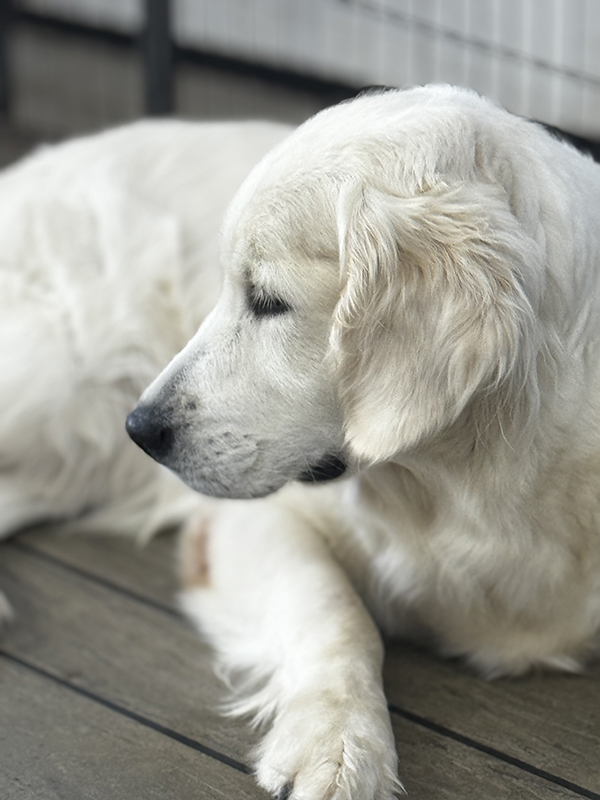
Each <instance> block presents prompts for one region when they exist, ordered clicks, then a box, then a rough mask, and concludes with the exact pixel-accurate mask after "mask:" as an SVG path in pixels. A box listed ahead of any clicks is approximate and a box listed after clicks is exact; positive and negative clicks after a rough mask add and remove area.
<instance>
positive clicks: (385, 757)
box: [256, 695, 403, 800]
mask: <svg viewBox="0 0 600 800" xmlns="http://www.w3.org/2000/svg"><path fill="white" fill-rule="evenodd" d="M257 755H258V760H257V766H256V777H257V780H258V782H259V784H260V785H261V786H262V787H263V788H265V789H267V791H269V792H271V793H272V794H273V795H275V797H277V798H281V799H282V800H283V798H286V800H287V798H289V800H392V798H394V797H396V796H397V795H398V794H400V793H401V792H402V791H403V789H402V784H401V783H400V782H399V781H398V778H397V777H396V766H397V758H396V748H395V744H394V738H393V734H392V730H391V725H390V720H389V716H388V713H387V709H386V707H385V702H384V701H383V699H382V698H381V699H380V698H377V701H376V702H375V703H374V704H373V703H365V702H364V700H361V699H360V698H357V697H348V696H347V697H343V698H340V697H339V696H332V695H326V696H320V697H315V696H311V695H306V696H301V697H296V698H295V699H294V700H293V701H292V702H288V703H286V704H285V705H284V707H283V708H281V710H280V711H279V712H278V714H277V716H276V718H275V722H274V724H273V727H272V729H271V730H270V732H269V733H268V734H267V736H266V737H265V739H264V740H263V742H262V744H261V745H260V747H259V750H258V753H257Z"/></svg>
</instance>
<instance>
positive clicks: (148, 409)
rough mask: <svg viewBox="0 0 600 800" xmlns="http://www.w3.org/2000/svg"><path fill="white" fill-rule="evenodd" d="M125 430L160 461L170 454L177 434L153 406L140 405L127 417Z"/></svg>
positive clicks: (145, 450) (144, 449) (152, 456)
mask: <svg viewBox="0 0 600 800" xmlns="http://www.w3.org/2000/svg"><path fill="white" fill-rule="evenodd" d="M125 430H126V431H127V433H128V434H129V436H130V437H131V438H132V439H133V441H134V442H135V443H136V444H137V446H138V447H141V448H142V450H143V451H144V452H145V453H147V454H148V455H149V456H150V457H151V458H153V459H154V460H155V461H158V462H159V463H163V462H164V461H165V459H166V458H167V456H168V455H169V453H170V451H171V449H172V447H173V442H174V440H175V434H174V433H173V429H172V428H171V427H170V425H169V424H168V423H167V422H166V421H165V419H164V417H162V416H161V415H160V414H158V413H157V412H156V410H155V409H154V408H152V406H138V407H137V408H135V409H134V410H133V411H132V412H131V414H129V416H128V417H127V421H126V423H125Z"/></svg>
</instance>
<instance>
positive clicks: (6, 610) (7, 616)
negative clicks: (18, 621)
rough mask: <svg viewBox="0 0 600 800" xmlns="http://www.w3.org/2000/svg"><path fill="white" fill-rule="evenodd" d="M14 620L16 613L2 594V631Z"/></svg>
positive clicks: (0, 599)
mask: <svg viewBox="0 0 600 800" xmlns="http://www.w3.org/2000/svg"><path fill="white" fill-rule="evenodd" d="M13 618H14V613H13V610H12V608H11V607H10V603H9V602H8V600H7V599H6V596H5V595H4V594H3V593H2V592H0V631H1V630H2V628H3V627H4V626H5V625H8V623H9V622H11V621H12V620H13Z"/></svg>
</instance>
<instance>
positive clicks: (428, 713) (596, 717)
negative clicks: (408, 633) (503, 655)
mask: <svg viewBox="0 0 600 800" xmlns="http://www.w3.org/2000/svg"><path fill="white" fill-rule="evenodd" d="M385 679H386V681H385V682H386V693H387V697H388V699H389V701H390V702H391V703H393V704H397V705H398V706H400V707H402V708H404V709H407V710H408V711H411V712H413V713H415V714H419V715H420V716H423V717H426V718H428V719H429V720H432V721H434V722H436V723H438V724H440V725H443V726H445V727H447V728H449V729H450V730H452V731H456V732H457V733H460V734H463V735H465V736H468V737H470V738H473V739H476V740H477V741H478V742H481V743H482V744H484V745H487V746H489V747H492V748H495V749H498V750H501V751H503V752H504V753H507V754H508V755H510V756H513V757H514V758H517V759H520V760H522V761H525V762H527V763H528V764H531V765H532V766H534V767H536V768H538V769H541V770H545V771H547V772H550V773H554V774H557V775H560V776H561V777H562V778H564V779H566V780H568V781H571V782H573V783H575V784H578V785H579V786H582V787H584V788H586V789H588V790H590V791H592V792H596V793H600V665H598V664H596V665H595V666H594V667H593V668H591V669H590V671H589V672H588V673H587V674H584V675H561V674H558V673H547V674H534V675H531V676H528V677H523V678H520V679H512V680H510V679H503V680H496V681H485V680H483V679H481V678H479V677H477V676H474V675H472V674H470V673H469V671H468V669H467V668H466V667H465V666H463V665H462V664H461V663H460V662H458V661H450V660H442V659H437V658H435V657H434V656H433V655H431V654H430V653H428V652H427V651H424V650H419V649H418V648H413V647H402V646H400V645H397V646H395V647H393V648H389V650H388V655H387V659H386V665H385Z"/></svg>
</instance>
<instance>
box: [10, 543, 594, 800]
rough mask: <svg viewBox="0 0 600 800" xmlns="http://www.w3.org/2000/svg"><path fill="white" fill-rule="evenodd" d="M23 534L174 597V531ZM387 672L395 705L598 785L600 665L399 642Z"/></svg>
mask: <svg viewBox="0 0 600 800" xmlns="http://www.w3.org/2000/svg"><path fill="white" fill-rule="evenodd" d="M24 541H25V542H26V543H27V544H28V545H29V546H31V547H34V548H36V549H39V550H40V551H42V552H44V553H45V554H48V555H51V556H52V557H54V558H58V559H61V560H65V561H66V562H68V563H69V564H71V565H73V566H76V567H77V568H85V569H89V570H92V571H94V573H96V574H98V575H99V576H101V577H102V578H106V579H110V580H112V579H116V580H117V581H118V582H119V584H121V585H122V586H124V587H125V586H127V587H129V588H131V589H133V590H135V591H138V592H140V593H143V594H145V595H147V596H149V597H152V598H154V599H156V600H160V601H162V602H169V597H172V596H173V592H174V584H170V583H169V582H170V581H172V580H173V578H172V575H173V573H172V572H171V569H172V566H171V565H172V564H173V562H174V556H173V555H172V548H173V547H174V537H173V536H164V537H163V536H161V537H158V539H157V540H155V541H154V542H151V543H150V544H149V545H147V546H146V547H145V548H144V549H142V550H139V549H136V546H135V545H134V544H133V543H131V542H128V541H122V540H120V541H115V540H109V539H101V538H95V539H91V538H87V537H85V538H84V537H79V538H78V537H73V538H71V537H69V538H67V537H64V536H62V537H61V536H57V535H50V536H48V535H46V534H45V533H44V532H37V533H32V534H27V535H26V536H25V538H24ZM165 575H168V576H169V577H168V579H166V578H165ZM163 581H166V583H165V584H164V585H163V587H162V588H161V586H160V584H161V582H163ZM167 585H169V586H170V587H171V588H169V589H166V586H167ZM385 678H386V691H387V695H388V698H389V700H390V702H391V703H392V704H396V705H398V706H401V707H402V708H405V709H407V710H408V711H411V712H413V713H415V714H418V715H420V716H423V717H426V718H428V719H430V720H432V721H434V722H437V723H438V724H440V725H444V726H446V727H447V728H449V729H450V730H453V731H456V732H458V733H461V734H463V735H465V736H467V737H470V738H472V739H475V740H477V741H479V742H481V743H482V744H484V745H487V746H489V747H492V748H494V749H497V750H500V751H502V752H504V753H507V754H509V755H511V756H513V757H514V758H517V759H520V760H522V761H525V762H526V763H528V764H531V765H532V766H533V767H535V768H538V769H541V770H544V771H547V772H549V773H553V774H557V775H559V776H562V777H563V778H564V779H566V780H568V781H571V782H573V783H575V784H578V785H581V786H583V787H585V788H587V789H589V790H591V791H593V792H600V767H599V757H598V754H599V753H600V668H599V666H595V667H594V668H592V669H591V670H590V671H589V673H587V674H585V675H583V676H570V675H560V674H538V675H532V676H530V677H526V678H522V679H518V680H499V681H493V682H488V681H485V680H482V679H481V678H479V677H477V676H474V675H473V674H472V673H470V672H469V670H468V669H467V668H466V667H464V666H463V665H462V664H460V663H459V662H456V661H450V660H445V659H441V658H437V657H436V656H435V655H433V654H431V653H429V652H427V651H426V650H420V649H418V648H415V647H412V646H404V645H396V646H390V647H389V648H388V655H387V659H386V666H385Z"/></svg>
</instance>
